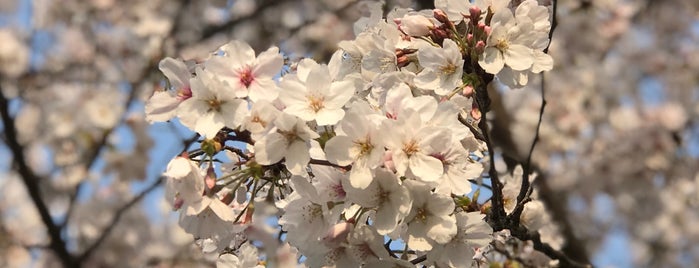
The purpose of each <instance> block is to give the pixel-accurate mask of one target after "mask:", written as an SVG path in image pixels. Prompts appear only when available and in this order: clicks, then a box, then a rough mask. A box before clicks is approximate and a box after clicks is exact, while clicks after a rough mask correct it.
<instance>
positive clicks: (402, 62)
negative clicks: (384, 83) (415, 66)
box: [396, 55, 410, 67]
mask: <svg viewBox="0 0 699 268" xmlns="http://www.w3.org/2000/svg"><path fill="white" fill-rule="evenodd" d="M408 64H410V58H409V57H408V56H407V55H403V56H400V57H398V59H397V63H396V65H397V66H398V67H405V66H407V65H408Z"/></svg>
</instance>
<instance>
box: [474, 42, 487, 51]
mask: <svg viewBox="0 0 699 268" xmlns="http://www.w3.org/2000/svg"><path fill="white" fill-rule="evenodd" d="M484 51H485V42H483V40H480V41H478V42H476V54H483V52H484Z"/></svg>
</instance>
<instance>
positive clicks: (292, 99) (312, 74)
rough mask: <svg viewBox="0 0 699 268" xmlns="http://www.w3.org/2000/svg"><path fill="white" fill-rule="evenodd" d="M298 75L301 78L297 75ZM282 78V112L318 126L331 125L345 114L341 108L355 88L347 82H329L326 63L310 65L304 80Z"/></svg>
mask: <svg viewBox="0 0 699 268" xmlns="http://www.w3.org/2000/svg"><path fill="white" fill-rule="evenodd" d="M299 77H304V76H302V75H299ZM302 79H303V78H301V79H294V78H293V77H292V78H286V79H284V80H282V82H281V87H282V89H283V90H282V92H281V96H280V100H281V101H282V102H283V103H284V105H286V109H284V112H285V113H288V114H292V115H296V116H298V117H300V118H301V119H303V120H305V121H313V120H315V121H316V123H318V125H321V126H323V125H331V124H335V123H337V122H338V121H340V119H342V117H343V116H344V115H345V111H344V110H343V109H342V107H343V106H344V105H345V103H347V101H349V99H350V98H352V95H354V92H355V88H354V83H352V82H351V81H346V80H343V81H332V78H331V77H330V73H329V70H328V67H327V66H323V65H316V66H314V67H312V68H311V69H310V70H309V72H308V74H307V76H305V79H303V80H302Z"/></svg>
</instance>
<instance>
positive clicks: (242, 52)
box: [221, 40, 255, 66]
mask: <svg viewBox="0 0 699 268" xmlns="http://www.w3.org/2000/svg"><path fill="white" fill-rule="evenodd" d="M221 50H222V51H223V52H225V53H226V57H230V58H232V59H234V60H235V61H237V62H240V63H241V64H240V65H241V66H243V65H252V64H253V63H254V61H255V50H253V49H252V47H250V45H248V44H247V43H245V42H242V41H238V40H233V41H231V42H230V43H228V44H225V45H223V46H222V47H221Z"/></svg>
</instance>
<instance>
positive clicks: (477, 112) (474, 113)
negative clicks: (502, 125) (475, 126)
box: [471, 101, 481, 121]
mask: <svg viewBox="0 0 699 268" xmlns="http://www.w3.org/2000/svg"><path fill="white" fill-rule="evenodd" d="M471 117H473V120H476V121H478V120H481V109H479V108H478V103H476V102H475V101H474V102H473V104H472V105H471Z"/></svg>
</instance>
